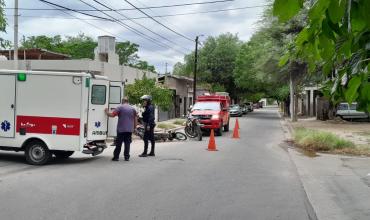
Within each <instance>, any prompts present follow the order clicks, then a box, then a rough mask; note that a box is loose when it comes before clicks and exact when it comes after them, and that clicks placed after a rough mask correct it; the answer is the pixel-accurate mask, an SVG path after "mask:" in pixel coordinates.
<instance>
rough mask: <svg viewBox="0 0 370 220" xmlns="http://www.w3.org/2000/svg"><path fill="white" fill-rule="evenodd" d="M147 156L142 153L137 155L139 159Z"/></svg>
mask: <svg viewBox="0 0 370 220" xmlns="http://www.w3.org/2000/svg"><path fill="white" fill-rule="evenodd" d="M147 156H148V155H147V154H144V153H142V154H140V155H139V157H147Z"/></svg>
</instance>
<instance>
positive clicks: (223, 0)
mask: <svg viewBox="0 0 370 220" xmlns="http://www.w3.org/2000/svg"><path fill="white" fill-rule="evenodd" d="M232 1H235V0H218V1H207V2H194V3H184V4H174V5H159V6H147V7H139V9H142V10H145V9H159V8H172V7H183V6H192V5H205V4H216V3H224V2H232ZM4 9H7V10H13V9H14V8H4ZM19 10H25V11H55V10H59V11H60V10H66V9H63V8H19ZM133 10H137V9H135V8H121V9H116V11H133ZM78 11H86V12H89V11H90V12H91V11H98V10H96V9H79V10H78ZM102 11H112V10H109V9H107V10H102Z"/></svg>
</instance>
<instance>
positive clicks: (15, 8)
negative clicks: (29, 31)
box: [13, 0, 19, 70]
mask: <svg viewBox="0 0 370 220" xmlns="http://www.w3.org/2000/svg"><path fill="white" fill-rule="evenodd" d="M13 59H14V69H16V70H17V69H19V67H18V0H14V52H13Z"/></svg>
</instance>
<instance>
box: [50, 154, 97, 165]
mask: <svg viewBox="0 0 370 220" xmlns="http://www.w3.org/2000/svg"><path fill="white" fill-rule="evenodd" d="M102 158H103V157H99V156H96V157H89V156H87V157H78V158H74V157H70V158H67V159H58V158H56V157H53V159H51V160H50V161H49V163H48V164H47V165H69V164H81V163H86V164H88V163H92V162H94V161H96V160H99V159H102Z"/></svg>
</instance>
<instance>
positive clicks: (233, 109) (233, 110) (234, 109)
mask: <svg viewBox="0 0 370 220" xmlns="http://www.w3.org/2000/svg"><path fill="white" fill-rule="evenodd" d="M230 116H239V117H240V116H243V110H242V108H241V107H240V106H239V105H232V106H230Z"/></svg>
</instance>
